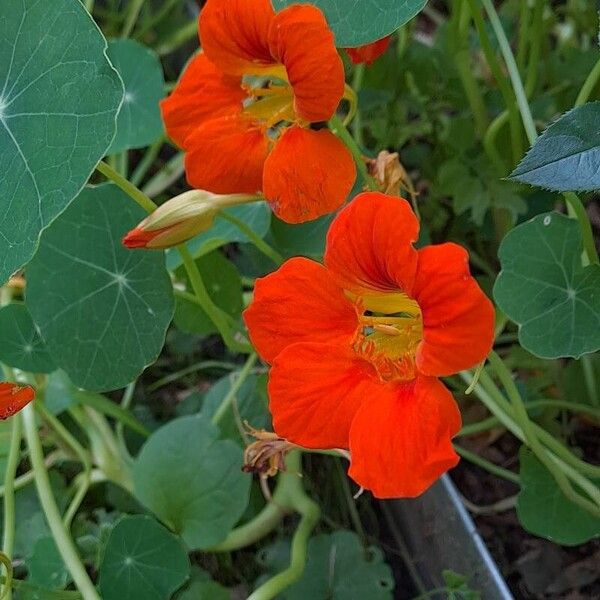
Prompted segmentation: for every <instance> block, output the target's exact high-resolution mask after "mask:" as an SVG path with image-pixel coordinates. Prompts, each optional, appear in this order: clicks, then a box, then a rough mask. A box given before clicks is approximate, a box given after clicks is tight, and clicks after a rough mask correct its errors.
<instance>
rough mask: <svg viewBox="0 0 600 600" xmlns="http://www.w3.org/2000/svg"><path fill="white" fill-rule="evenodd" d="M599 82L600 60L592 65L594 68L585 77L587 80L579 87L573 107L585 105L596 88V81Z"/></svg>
mask: <svg viewBox="0 0 600 600" xmlns="http://www.w3.org/2000/svg"><path fill="white" fill-rule="evenodd" d="M599 80H600V59H599V60H598V62H597V63H596V64H595V65H594V68H593V69H592V70H591V71H590V74H589V75H588V76H587V79H586V80H585V81H584V83H583V85H582V86H581V90H579V94H577V99H576V100H575V106H581V105H582V104H585V103H586V102H587V101H588V100H589V99H590V96H591V94H592V92H593V91H594V88H595V87H596V85H597V83H598V81H599Z"/></svg>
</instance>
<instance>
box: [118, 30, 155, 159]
mask: <svg viewBox="0 0 600 600" xmlns="http://www.w3.org/2000/svg"><path fill="white" fill-rule="evenodd" d="M108 57H109V58H110V60H111V62H112V64H113V65H114V67H115V68H116V69H117V71H118V72H119V75H121V79H122V80H123V83H124V84H125V95H124V97H123V104H122V106H121V110H120V111H119V116H118V118H117V133H116V135H115V139H114V140H113V142H112V144H111V146H110V150H109V151H108V153H109V154H114V153H116V152H122V151H123V150H128V149H129V148H142V147H143V146H148V145H149V144H151V143H152V142H154V141H155V140H156V139H157V138H158V137H159V136H160V135H161V134H162V132H163V125H162V119H161V116H160V108H159V102H160V101H161V100H162V99H163V97H164V95H165V80H164V77H163V72H162V67H161V65H160V60H159V59H158V55H157V54H156V52H154V51H153V50H151V49H150V48H147V47H146V46H143V45H142V44H139V43H138V42H136V41H134V40H127V39H123V40H111V41H110V42H109V44H108Z"/></svg>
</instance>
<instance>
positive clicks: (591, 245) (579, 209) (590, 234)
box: [563, 192, 600, 265]
mask: <svg viewBox="0 0 600 600" xmlns="http://www.w3.org/2000/svg"><path fill="white" fill-rule="evenodd" d="M563 196H564V197H565V200H566V201H567V208H568V209H569V216H570V217H574V218H575V219H577V221H578V222H579V228H580V230H581V238H582V240H583V249H584V252H585V254H586V256H587V259H588V261H589V262H590V263H592V264H596V265H597V264H599V263H600V260H599V258H598V250H596V242H595V240H594V231H593V230H592V225H591V223H590V220H589V218H588V216H587V212H586V211H585V207H584V206H583V204H582V203H581V200H580V199H579V196H578V195H577V194H574V193H573V192H566V193H565V194H563Z"/></svg>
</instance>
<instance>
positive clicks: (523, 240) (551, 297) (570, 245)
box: [494, 212, 600, 358]
mask: <svg viewBox="0 0 600 600" xmlns="http://www.w3.org/2000/svg"><path fill="white" fill-rule="evenodd" d="M581 253H582V241H581V233H580V231H579V226H578V224H577V221H575V220H574V219H569V218H567V217H565V216H564V215H561V214H559V213H555V212H552V213H546V214H542V215H538V216H537V217H534V218H533V219H531V220H530V221H527V222H526V223H523V224H522V225H519V226H518V227H515V228H514V229H513V230H512V231H511V232H510V233H509V234H508V235H507V236H506V237H505V238H504V240H503V241H502V244H501V245H500V250H499V253H498V256H499V259H500V263H501V265H502V271H501V272H500V275H499V276H498V279H497V280H496V284H495V285H494V298H495V300H496V303H497V304H498V306H499V307H500V308H501V309H502V311H504V312H505V313H506V315H507V316H508V317H509V318H510V319H512V320H513V321H514V322H515V323H517V324H518V325H519V342H520V343H521V345H522V346H523V347H524V348H525V349H526V350H529V351H530V352H531V353H533V354H535V355H536V356H539V357H541V358H559V357H563V356H571V357H574V358H578V357H579V356H581V355H582V354H586V353H588V352H594V351H596V350H598V349H599V348H600V266H598V265H589V266H587V267H585V268H584V267H582V266H581Z"/></svg>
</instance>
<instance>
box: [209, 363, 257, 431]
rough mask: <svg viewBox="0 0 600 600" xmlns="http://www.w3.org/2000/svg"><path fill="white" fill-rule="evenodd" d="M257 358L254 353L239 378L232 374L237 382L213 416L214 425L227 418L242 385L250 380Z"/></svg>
mask: <svg viewBox="0 0 600 600" xmlns="http://www.w3.org/2000/svg"><path fill="white" fill-rule="evenodd" d="M257 358H258V357H257V355H256V353H255V352H253V353H252V354H250V356H248V358H247V359H246V363H245V364H244V366H243V367H242V370H241V371H240V372H239V374H238V375H237V377H236V374H235V373H232V374H231V375H230V376H229V377H230V378H233V377H235V381H234V382H233V384H232V386H231V388H230V389H229V391H228V392H227V395H226V396H225V398H223V400H222V401H221V404H220V405H219V408H217V410H216V412H215V414H214V415H213V418H212V422H213V424H214V425H218V424H219V422H220V421H221V419H222V418H223V417H224V416H225V413H226V412H227V411H228V410H229V407H230V406H231V404H232V403H233V401H234V399H235V396H236V394H237V393H238V392H239V391H240V388H241V387H242V385H244V381H246V379H247V378H248V375H250V371H252V367H254V365H255V364H256V359H257Z"/></svg>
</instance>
